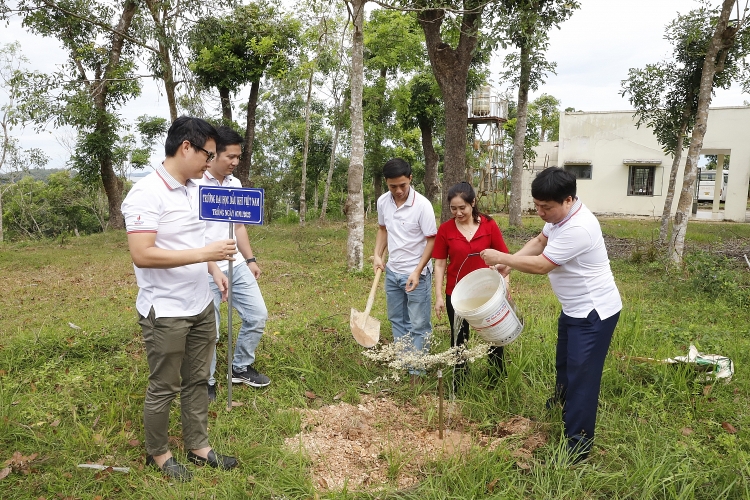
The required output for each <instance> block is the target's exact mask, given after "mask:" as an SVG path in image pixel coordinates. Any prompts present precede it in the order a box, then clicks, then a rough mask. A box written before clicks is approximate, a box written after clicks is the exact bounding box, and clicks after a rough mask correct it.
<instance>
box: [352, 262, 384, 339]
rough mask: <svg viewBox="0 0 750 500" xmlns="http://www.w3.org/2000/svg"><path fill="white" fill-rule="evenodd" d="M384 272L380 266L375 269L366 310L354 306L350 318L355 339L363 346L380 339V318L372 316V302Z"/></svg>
mask: <svg viewBox="0 0 750 500" xmlns="http://www.w3.org/2000/svg"><path fill="white" fill-rule="evenodd" d="M382 272H383V271H382V269H380V268H378V269H377V270H375V279H374V280H373V282H372V288H371V289H370V296H369V297H368V298H367V306H365V312H363V313H361V312H359V311H357V310H356V309H354V308H352V314H351V317H350V318H349V326H350V327H351V328H352V335H354V340H356V341H357V342H358V343H359V345H361V346H362V347H368V348H369V347H373V346H374V345H375V344H377V343H378V340H380V320H377V319H375V318H371V317H370V310H371V309H372V302H373V300H375V290H377V288H378V282H379V281H380V273H382Z"/></svg>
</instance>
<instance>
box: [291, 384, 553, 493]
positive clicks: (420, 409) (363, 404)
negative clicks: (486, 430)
mask: <svg viewBox="0 0 750 500" xmlns="http://www.w3.org/2000/svg"><path fill="white" fill-rule="evenodd" d="M415 403H416V404H411V403H408V402H405V403H400V402H396V401H394V400H392V399H390V398H388V397H386V396H384V395H382V394H381V395H379V396H369V395H365V396H362V399H361V401H360V403H359V404H357V405H351V404H348V403H343V402H342V403H339V404H335V405H330V406H325V407H322V408H320V409H317V410H313V409H307V410H300V411H301V413H302V432H301V433H300V434H298V435H296V436H294V437H291V438H288V439H287V440H286V442H285V444H286V446H287V447H288V448H289V449H291V450H293V451H299V450H300V449H301V450H302V451H303V452H304V453H305V454H307V456H308V457H309V458H310V460H311V461H312V463H313V465H312V467H311V473H312V476H313V477H312V480H313V483H314V484H316V485H318V487H319V488H320V489H321V490H338V489H341V488H343V487H344V485H346V487H347V488H348V489H349V490H377V489H380V488H382V487H384V486H386V485H390V486H391V487H396V488H398V489H402V488H408V487H410V486H413V485H415V484H417V483H418V482H419V481H420V480H421V478H422V466H423V465H424V464H425V463H426V462H429V461H434V460H438V459H440V458H441V457H450V456H453V455H456V454H459V455H463V454H465V453H467V452H468V451H469V450H470V449H471V448H474V447H483V448H485V449H486V450H494V449H496V448H497V447H498V446H505V447H507V448H508V449H511V450H513V451H512V455H513V456H514V457H515V458H516V460H517V465H518V466H519V467H521V468H528V467H529V465H528V464H527V463H526V462H527V461H528V460H529V459H530V458H531V455H532V453H533V451H534V450H535V449H537V448H539V447H540V446H542V445H543V444H545V443H546V442H547V437H546V435H545V434H544V433H542V432H541V431H540V430H539V429H538V426H537V425H536V424H535V423H534V422H532V421H530V420H528V419H526V418H523V417H514V418H512V419H510V420H508V421H507V422H501V423H500V424H498V425H497V427H496V428H495V429H494V430H493V432H492V433H491V434H482V433H480V432H478V431H477V430H476V426H475V425H474V424H472V423H471V422H469V421H468V420H466V419H465V418H464V417H463V416H462V415H461V413H460V408H459V407H458V406H457V404H456V403H451V402H447V401H446V402H444V403H443V407H444V415H445V417H444V419H445V424H444V427H445V430H444V431H443V439H440V438H439V430H438V428H437V426H438V413H437V408H438V401H437V398H435V397H433V396H422V397H421V398H419V399H417V400H416V401H415ZM428 416H429V417H428Z"/></svg>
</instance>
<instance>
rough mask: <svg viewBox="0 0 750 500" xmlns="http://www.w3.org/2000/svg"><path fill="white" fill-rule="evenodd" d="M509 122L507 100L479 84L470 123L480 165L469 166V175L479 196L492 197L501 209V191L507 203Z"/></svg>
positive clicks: (469, 117)
mask: <svg viewBox="0 0 750 500" xmlns="http://www.w3.org/2000/svg"><path fill="white" fill-rule="evenodd" d="M506 121H508V101H506V100H505V99H503V98H502V97H501V96H500V94H499V93H498V92H496V91H495V90H494V89H493V88H492V87H491V86H489V85H484V86H482V87H479V88H478V89H477V90H476V91H475V92H474V93H473V94H472V96H471V97H470V98H469V116H468V124H469V127H471V137H472V138H473V149H474V155H475V157H476V158H477V159H478V162H477V163H478V165H479V167H478V168H476V169H474V168H473V167H470V170H469V172H468V173H467V177H468V178H470V179H471V183H472V184H473V185H474V187H475V189H476V190H477V196H478V197H483V196H491V197H492V205H493V207H494V208H498V201H499V200H498V197H497V195H498V194H500V195H501V197H502V200H503V203H504V204H506V205H507V197H508V192H509V191H510V179H509V178H508V175H507V174H508V172H507V168H506V165H505V158H504V157H503V148H502V143H503V124H504V123H505V122H506Z"/></svg>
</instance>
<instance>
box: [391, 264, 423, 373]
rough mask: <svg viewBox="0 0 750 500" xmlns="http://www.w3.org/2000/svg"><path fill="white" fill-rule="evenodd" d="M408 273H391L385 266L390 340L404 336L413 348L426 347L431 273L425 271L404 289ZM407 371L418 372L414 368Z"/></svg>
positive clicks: (416, 349)
mask: <svg viewBox="0 0 750 500" xmlns="http://www.w3.org/2000/svg"><path fill="white" fill-rule="evenodd" d="M408 279H409V275H408V274H398V273H394V272H393V271H391V270H390V269H388V268H387V267H386V269H385V301H386V305H387V308H388V320H389V321H390V322H391V329H392V331H393V340H394V341H396V340H399V339H401V338H404V337H406V338H407V339H408V340H409V341H410V342H411V344H412V347H413V349H414V350H415V351H424V352H425V353H426V352H428V351H429V350H430V335H431V334H432V324H431V323H430V315H431V314H432V273H431V272H430V271H427V273H426V274H423V275H421V276H420V277H419V284H418V285H417V287H416V288H415V289H414V290H412V291H411V292H407V291H406V281H407V280H408ZM409 373H411V374H417V375H421V374H422V373H421V372H419V371H417V370H409Z"/></svg>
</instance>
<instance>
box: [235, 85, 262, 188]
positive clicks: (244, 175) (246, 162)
mask: <svg viewBox="0 0 750 500" xmlns="http://www.w3.org/2000/svg"><path fill="white" fill-rule="evenodd" d="M259 89H260V80H258V81H254V82H252V84H251V85H250V97H249V98H248V100H247V128H246V129H245V150H244V151H243V152H242V157H241V158H240V163H239V164H238V165H237V169H236V171H235V176H236V177H237V178H238V179H239V180H240V182H241V183H242V185H243V186H244V187H252V185H253V184H252V182H251V179H250V167H251V165H252V158H253V141H255V112H256V110H257V108H258V90H259Z"/></svg>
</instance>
